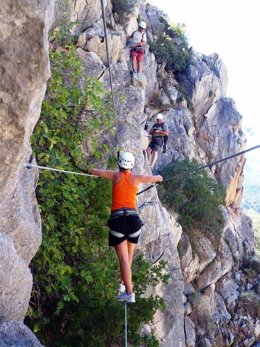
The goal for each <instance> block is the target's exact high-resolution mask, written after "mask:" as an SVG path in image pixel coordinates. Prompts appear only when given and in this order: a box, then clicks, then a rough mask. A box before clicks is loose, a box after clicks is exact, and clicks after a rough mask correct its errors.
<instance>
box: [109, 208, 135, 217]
mask: <svg viewBox="0 0 260 347" xmlns="http://www.w3.org/2000/svg"><path fill="white" fill-rule="evenodd" d="M128 215H138V212H137V211H136V210H135V209H134V208H122V209H120V210H114V211H111V214H110V218H113V217H118V216H128Z"/></svg>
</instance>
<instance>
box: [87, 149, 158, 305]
mask: <svg viewBox="0 0 260 347" xmlns="http://www.w3.org/2000/svg"><path fill="white" fill-rule="evenodd" d="M118 166H119V172H118V171H112V170H100V169H92V170H90V173H91V174H92V175H95V176H99V177H103V178H107V179H109V180H111V181H112V185H113V187H112V206H111V214H110V218H109V220H108V226H109V246H114V247H115V250H116V253H117V256H118V260H119V265H120V274H121V275H120V285H119V288H118V291H119V293H118V295H117V299H118V300H119V301H126V302H128V303H134V302H135V294H134V292H133V285H132V270H131V266H132V260H133V254H134V249H135V247H136V244H137V243H138V239H139V235H140V232H141V230H140V229H141V227H142V226H143V222H142V221H141V219H140V217H139V215H138V212H137V205H136V194H137V191H138V186H139V184H141V183H157V182H162V180H163V178H162V176H148V175H135V174H133V173H132V168H133V166H134V156H133V154H131V153H129V152H124V153H121V154H120V155H119V161H118Z"/></svg>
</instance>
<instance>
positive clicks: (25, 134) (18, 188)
mask: <svg viewBox="0 0 260 347" xmlns="http://www.w3.org/2000/svg"><path fill="white" fill-rule="evenodd" d="M53 13H54V1H53V0H45V1H34V0H26V1H24V2H22V3H21V2H19V1H13V0H11V1H10V0H8V1H7V0H3V1H2V2H1V8H0V17H1V21H0V32H1V36H0V52H1V63H0V65H1V69H0V74H1V76H0V119H1V125H0V162H1V169H0V317H1V318H0V322H1V323H3V324H2V325H1V326H0V345H1V346H40V343H39V342H37V340H36V339H35V338H34V336H33V334H32V333H31V332H30V330H29V329H28V328H26V327H25V326H24V325H23V324H22V323H21V322H7V321H10V320H20V321H22V320H23V319H24V316H25V314H26V311H27V309H28V305H29V300H30V295H31V289H32V275H31V272H30V270H29V268H28V264H29V262H30V260H31V259H32V257H33V256H34V255H35V253H36V251H37V249H38V247H39V245H40V243H41V221H40V215H39V212H38V207H37V203H36V199H35V185H36V180H37V173H36V172H29V171H28V170H27V169H25V168H24V163H26V162H28V161H29V158H30V155H31V148H30V144H29V138H30V136H31V134H32V131H33V129H34V127H35V124H36V123H37V121H38V119H39V116H40V111H41V103H42V100H43V97H44V94H45V90H46V82H47V79H48V77H49V58H48V30H49V28H50V26H51V23H52V19H53Z"/></svg>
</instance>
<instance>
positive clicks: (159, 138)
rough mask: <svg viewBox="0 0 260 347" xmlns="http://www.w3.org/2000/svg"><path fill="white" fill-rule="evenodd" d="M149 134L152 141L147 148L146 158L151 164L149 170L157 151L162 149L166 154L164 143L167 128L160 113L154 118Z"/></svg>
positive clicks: (166, 138) (152, 165) (167, 132)
mask: <svg viewBox="0 0 260 347" xmlns="http://www.w3.org/2000/svg"><path fill="white" fill-rule="evenodd" d="M149 134H150V135H151V136H152V140H151V142H150V144H149V146H148V147H147V157H148V161H149V162H150V163H151V168H153V167H154V164H155V163H156V160H157V158H158V151H159V149H160V148H161V147H163V152H164V153H165V152H166V142H167V140H168V135H169V131H168V127H167V125H166V124H165V122H164V117H163V115H162V114H161V113H159V114H158V115H157V116H156V123H155V124H154V125H153V126H152V128H151V130H150V131H149Z"/></svg>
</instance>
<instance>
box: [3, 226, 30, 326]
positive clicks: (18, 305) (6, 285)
mask: <svg viewBox="0 0 260 347" xmlns="http://www.w3.org/2000/svg"><path fill="white" fill-rule="evenodd" d="M0 231H1V230H0ZM31 290H32V275H31V272H30V270H29V268H28V266H27V265H26V263H25V262H24V261H23V259H22V258H21V257H19V256H18V255H17V252H16V250H15V247H14V244H13V242H12V239H11V238H10V237H9V236H7V235H6V234H5V233H3V232H0V312H1V314H0V323H3V322H5V321H7V320H23V318H24V316H25V314H26V311H27V309H28V304H29V300H30V296H31Z"/></svg>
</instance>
